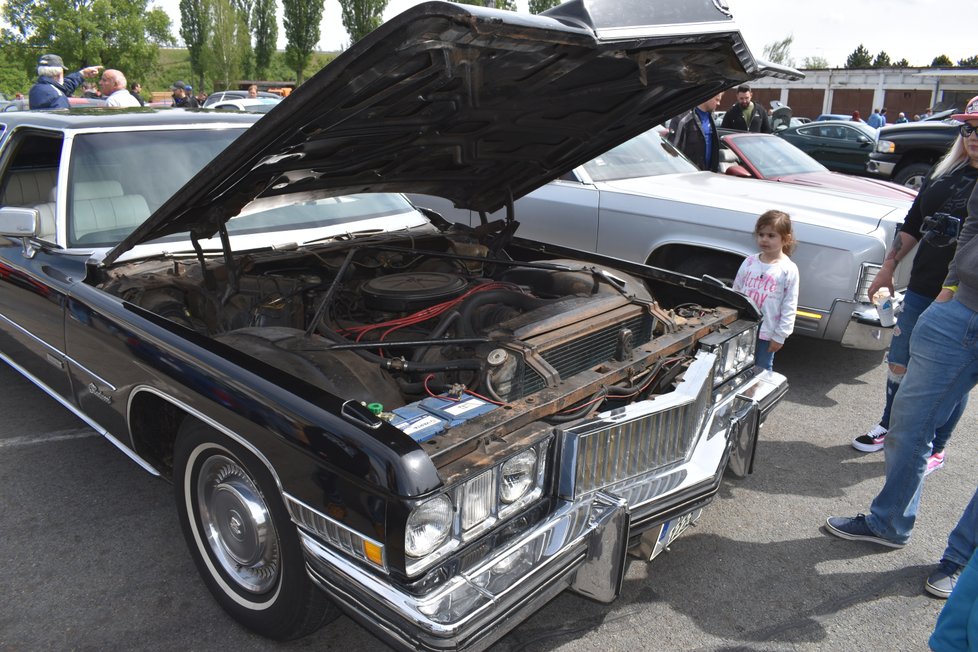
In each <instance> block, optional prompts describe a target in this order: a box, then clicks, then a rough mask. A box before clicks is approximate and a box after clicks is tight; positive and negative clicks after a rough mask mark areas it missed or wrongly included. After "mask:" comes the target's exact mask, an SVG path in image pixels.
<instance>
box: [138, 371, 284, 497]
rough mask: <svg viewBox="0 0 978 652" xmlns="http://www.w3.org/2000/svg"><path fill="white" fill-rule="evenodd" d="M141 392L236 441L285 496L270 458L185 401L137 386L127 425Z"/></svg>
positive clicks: (146, 386) (154, 389) (156, 390)
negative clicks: (264, 469)
mask: <svg viewBox="0 0 978 652" xmlns="http://www.w3.org/2000/svg"><path fill="white" fill-rule="evenodd" d="M141 392H149V393H150V394H154V395H156V396H158V397H159V398H161V399H163V400H164V401H166V402H167V403H171V404H172V405H175V406H177V407H178V408H180V409H181V410H183V411H184V412H186V413H188V414H191V415H193V416H194V417H196V418H198V419H200V420H201V421H203V422H204V423H206V424H207V425H209V426H210V427H211V428H213V429H214V430H217V431H218V432H220V433H221V434H222V435H224V436H226V437H227V438H228V439H231V440H234V442H235V443H237V444H239V445H240V446H242V447H244V448H245V449H247V451H248V452H249V453H251V454H252V455H254V456H255V457H256V458H258V461H260V462H261V463H262V464H264V465H265V468H266V469H268V472H269V474H271V476H272V479H273V480H275V485H276V486H277V487H278V490H279V493H280V494H282V495H283V496H284V495H285V487H284V486H283V485H282V480H281V478H279V476H278V473H276V471H275V467H273V466H272V463H271V462H269V461H268V458H267V457H265V455H264V454H262V452H261V451H259V450H258V449H257V448H255V446H254V445H253V444H252V443H251V442H249V441H248V440H246V439H245V438H243V437H241V436H240V435H238V434H237V433H235V432H234V431H232V430H229V429H228V428H227V427H225V426H224V425H222V424H221V423H220V422H218V421H216V420H215V419H213V418H211V417H209V416H207V415H206V414H204V413H203V412H201V411H200V410H198V409H196V408H193V407H190V406H189V405H187V404H186V403H184V402H183V401H181V400H179V399H176V398H174V397H172V396H170V395H169V394H164V393H163V392H162V391H160V390H159V389H157V388H155V387H151V386H149V385H137V386H136V387H134V388H133V390H132V392H130V393H129V401H128V403H127V404H126V423H127V424H129V423H131V422H132V421H131V420H130V418H129V412H130V410H131V409H132V402H133V399H134V398H135V397H136V396H137V395H138V394H140V393H141ZM129 439H130V440H131V439H132V430H130V432H129Z"/></svg>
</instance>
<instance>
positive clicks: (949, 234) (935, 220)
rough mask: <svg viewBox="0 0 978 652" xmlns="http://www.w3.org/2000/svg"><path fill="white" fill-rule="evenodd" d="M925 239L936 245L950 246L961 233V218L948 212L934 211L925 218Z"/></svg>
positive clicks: (923, 227)
mask: <svg viewBox="0 0 978 652" xmlns="http://www.w3.org/2000/svg"><path fill="white" fill-rule="evenodd" d="M921 230H922V231H923V232H924V240H926V241H927V242H928V243H930V244H931V245H932V246H934V247H949V246H951V245H953V244H954V243H955V242H957V240H958V234H959V233H961V218H959V217H954V216H953V215H949V214H947V213H934V214H933V215H928V216H927V217H925V218H924V224H923V226H922V227H921Z"/></svg>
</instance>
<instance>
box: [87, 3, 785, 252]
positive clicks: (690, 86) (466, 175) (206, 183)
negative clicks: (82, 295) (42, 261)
mask: <svg viewBox="0 0 978 652" xmlns="http://www.w3.org/2000/svg"><path fill="white" fill-rule="evenodd" d="M772 74H773V75H776V76H780V77H784V78H789V79H791V78H800V77H801V74H800V73H798V72H797V71H794V70H791V69H789V68H783V67H778V66H773V65H771V64H767V63H758V62H757V61H756V60H755V59H754V58H753V56H752V55H751V53H750V51H749V50H748V48H747V46H746V44H745V43H744V41H743V38H742V37H741V35H740V33H739V31H738V29H737V27H736V25H735V24H734V22H733V20H732V18H731V16H730V14H729V12H728V11H727V10H726V6H725V2H724V1H723V0H689V1H687V2H682V3H679V2H675V0H570V1H569V2H565V3H563V4H561V5H559V6H557V7H555V8H553V9H551V10H550V11H548V12H546V13H545V14H541V15H536V16H533V15H526V14H519V13H515V12H510V11H504V10H493V9H485V8H482V7H475V6H469V5H458V4H453V3H448V2H429V3H424V4H420V5H416V6H414V7H413V8H411V9H408V10H407V11H405V12H404V13H402V14H400V15H398V16H396V17H395V18H393V19H391V20H389V21H387V22H386V23H384V24H383V25H381V26H380V27H379V28H378V29H377V30H375V31H374V32H372V33H370V34H368V35H367V36H366V37H365V38H363V39H362V40H360V41H359V42H357V43H356V44H354V45H353V46H352V47H350V49H348V50H347V51H346V52H344V53H342V54H341V55H340V56H339V57H337V58H336V59H335V60H334V61H332V62H331V63H330V64H328V65H327V66H325V67H324V68H323V69H322V70H321V71H319V73H318V74H316V75H315V76H314V77H312V78H311V79H309V80H308V81H306V82H305V83H303V84H302V85H301V86H299V87H298V88H297V89H296V90H295V92H293V93H292V94H291V95H290V96H289V97H287V98H286V99H285V100H283V101H282V102H281V103H280V104H279V105H278V106H276V107H275V108H274V109H273V110H272V111H271V112H269V113H268V114H267V115H266V116H265V117H264V118H262V119H261V120H260V121H258V122H257V123H256V124H255V125H254V126H253V127H251V128H250V129H249V130H248V131H247V132H246V134H245V135H243V136H242V137H240V138H239V139H238V140H237V141H235V142H234V143H232V144H231V145H230V146H229V147H228V148H227V149H226V150H225V151H224V152H223V153H221V154H220V155H219V156H218V157H217V158H215V159H214V160H213V161H212V162H211V163H209V164H208V165H207V166H205V168H204V169H203V170H201V172H200V173H199V174H197V175H196V176H195V177H194V178H193V179H191V180H190V181H189V182H188V183H187V184H186V185H185V186H184V187H183V188H182V189H181V190H180V191H179V192H178V193H176V195H174V197H172V198H171V199H169V200H168V201H167V202H165V203H164V204H163V205H162V206H161V207H160V208H159V210H157V211H156V212H155V213H154V214H153V215H152V216H150V218H149V219H148V220H147V221H146V222H145V223H143V224H142V225H141V226H140V227H138V228H137V229H136V230H135V231H134V232H133V233H132V234H130V236H129V237H127V238H126V239H125V240H123V241H122V242H121V243H120V244H119V245H118V246H117V247H116V248H114V249H113V250H112V251H111V252H109V254H108V255H107V256H106V258H104V259H103V261H102V264H109V263H111V262H112V261H114V260H115V259H116V258H118V256H119V255H121V254H122V253H124V252H125V251H127V250H128V249H130V248H132V247H133V246H134V245H136V244H139V243H141V242H145V241H147V240H152V239H154V238H157V237H160V236H164V235H169V234H172V233H186V232H190V233H192V234H194V235H196V236H198V237H201V238H207V237H211V236H213V235H214V234H215V233H216V232H217V231H218V230H219V229H220V227H221V225H222V224H223V223H224V222H226V221H227V220H228V219H230V218H231V217H233V216H235V215H237V214H238V213H239V212H241V211H242V209H244V208H245V207H246V206H248V205H250V204H255V205H256V206H255V207H256V208H258V207H266V206H267V207H271V206H274V205H278V204H282V203H290V202H294V201H303V200H308V199H313V198H318V197H323V196H328V195H344V194H351V193H364V192H412V193H421V194H427V195H436V196H441V197H445V198H448V199H450V200H451V201H452V202H454V204H455V205H456V206H458V207H460V208H468V209H472V210H477V211H488V212H491V211H495V210H497V209H499V208H502V207H503V206H505V205H506V204H507V203H508V202H510V201H513V200H516V199H518V198H520V197H522V196H523V195H525V194H527V193H528V192H530V191H532V190H534V189H536V188H538V187H540V186H542V185H543V184H545V183H547V182H548V181H550V180H552V179H554V178H557V177H558V176H560V175H561V174H563V173H565V172H568V171H570V170H571V169H573V168H574V167H576V166H578V165H580V164H582V163H584V162H585V161H588V160H590V159H592V158H594V157H595V156H596V155H598V154H600V153H602V152H604V151H607V150H608V149H611V148H612V147H614V146H616V145H618V144H620V143H622V142H624V141H626V140H628V139H629V138H631V137H633V136H635V135H637V134H638V133H640V132H642V131H645V130H647V129H649V128H651V127H652V126H654V125H656V124H659V123H661V122H663V121H664V120H665V119H667V118H670V117H672V116H674V115H676V114H678V113H680V112H682V111H684V110H687V109H689V108H690V107H692V106H695V105H697V104H699V103H701V102H703V101H704V100H706V99H707V98H709V97H711V96H713V95H715V94H717V93H720V92H721V91H723V90H724V89H727V88H729V87H731V86H734V85H737V84H739V83H742V82H744V81H747V80H750V79H753V78H756V77H759V76H763V75H772Z"/></svg>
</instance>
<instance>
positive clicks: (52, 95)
mask: <svg viewBox="0 0 978 652" xmlns="http://www.w3.org/2000/svg"><path fill="white" fill-rule="evenodd" d="M101 67H102V66H89V67H87V68H82V69H81V70H79V71H78V72H73V73H71V74H70V75H65V70H67V68H65V62H64V61H62V60H61V57H59V56H58V55H56V54H42V55H41V56H40V57H38V59H37V81H36V82H34V85H33V86H31V92H30V95H29V96H28V97H29V99H30V107H31V109H67V108H68V106H69V104H68V97H69V96H70V95H71V94H72V93H74V92H75V89H76V88H78V87H79V86H81V85H82V80H83V79H90V78H92V77H95V76H96V75H97V74H98V71H99V69H100V68H101Z"/></svg>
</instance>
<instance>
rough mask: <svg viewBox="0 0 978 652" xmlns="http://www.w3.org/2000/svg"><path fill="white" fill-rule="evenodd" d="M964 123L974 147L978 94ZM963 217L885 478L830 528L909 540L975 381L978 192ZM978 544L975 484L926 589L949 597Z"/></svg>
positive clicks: (921, 338)
mask: <svg viewBox="0 0 978 652" xmlns="http://www.w3.org/2000/svg"><path fill="white" fill-rule="evenodd" d="M951 117H952V118H953V119H955V120H960V121H962V122H964V124H962V125H961V127H960V133H961V136H962V137H963V138H965V139H966V142H967V147H968V148H969V151H970V150H971V149H973V148H978V96H976V97H975V98H973V99H972V100H971V101H969V102H968V105H967V108H966V109H965V113H957V114H955V115H953V116H951ZM967 214H968V221H967V222H966V223H965V225H964V229H963V230H962V231H961V234H960V235H959V236H958V242H957V251H955V253H954V258H952V259H951V264H950V265H949V266H948V271H947V277H946V278H945V279H944V283H943V284H942V287H941V291H940V293H939V294H938V295H937V298H936V299H934V302H933V303H932V304H931V305H930V306H929V307H928V308H927V310H925V311H924V313H923V314H922V315H921V316H920V319H919V320H918V321H917V325H916V327H915V328H914V333H913V338H912V341H911V347H910V349H911V355H910V364H908V365H907V373H906V374H905V375H904V377H903V382H902V383H900V391H899V392H898V393H897V395H896V400H895V401H894V402H893V414H892V417H891V419H890V422H891V423H890V425H891V427H890V431H889V432H888V433H887V435H886V446H885V448H884V453H885V455H886V480H885V482H884V484H883V488H882V489H881V490H880V492H879V494H877V496H876V498H875V499H874V500H873V504H872V505H871V506H870V513H869V515H864V514H859V515H857V516H855V517H841V516H833V517H829V518H828V519H827V520H826V527H827V529H828V532H829V534H832V535H833V536H837V537H839V538H842V539H851V540H857V541H871V542H873V543H878V544H880V545H884V546H888V547H891V548H902V547H903V546H905V545H906V544H907V541H908V540H909V539H910V534H911V532H912V531H913V526H914V522H915V521H916V518H917V510H918V509H919V507H920V496H921V493H922V491H923V487H924V471H925V469H926V467H927V457H928V455H930V452H931V441H932V440H933V439H934V431H935V429H936V428H937V427H938V426H939V425H940V424H942V423H944V422H946V421H947V419H948V418H949V417H950V415H951V413H952V412H953V411H954V409H955V406H956V405H957V404H958V403H960V402H961V401H962V400H963V399H964V397H965V395H966V394H967V393H968V392H970V391H971V390H972V389H973V388H974V387H975V385H976V384H978V238H975V235H976V234H978V192H976V191H975V190H972V191H971V196H970V198H969V199H968V213H967ZM976 548H978V491H976V492H975V495H974V496H972V498H971V501H970V502H969V503H968V506H967V507H965V510H964V513H963V514H962V515H961V518H960V519H959V520H958V524H957V525H955V526H954V529H953V530H952V531H951V533H950V534H949V535H948V538H947V547H946V548H945V549H944V553H943V555H942V556H941V560H940V562H939V563H938V565H937V568H936V569H935V570H934V571H933V572H932V573H931V574H930V575H929V576H928V577H927V580H926V581H925V582H924V590H926V591H927V592H928V593H930V594H931V595H934V596H937V597H939V598H947V597H948V596H949V595H951V593H952V591H953V590H954V587H955V584H956V583H957V581H958V578H959V577H960V575H961V570H962V569H963V568H964V566H965V565H966V564H967V563H968V562H969V561H970V560H971V558H972V556H973V555H974V554H975V550H976Z"/></svg>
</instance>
